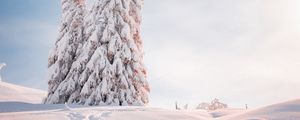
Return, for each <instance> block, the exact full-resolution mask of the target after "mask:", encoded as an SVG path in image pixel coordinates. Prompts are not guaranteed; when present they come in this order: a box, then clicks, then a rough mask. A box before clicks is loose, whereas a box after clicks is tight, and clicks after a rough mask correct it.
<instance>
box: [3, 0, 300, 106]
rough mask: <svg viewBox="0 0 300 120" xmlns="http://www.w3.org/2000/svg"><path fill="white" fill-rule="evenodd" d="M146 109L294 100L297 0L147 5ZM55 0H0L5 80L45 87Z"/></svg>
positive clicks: (299, 31)
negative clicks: (217, 102)
mask: <svg viewBox="0 0 300 120" xmlns="http://www.w3.org/2000/svg"><path fill="white" fill-rule="evenodd" d="M142 14H143V23H142V37H143V39H144V47H145V63H146V66H147V68H148V73H149V74H148V81H149V83H150V85H151V105H158V106H173V105H174V102H175V101H178V102H179V103H180V104H185V103H189V104H191V105H193V106H195V104H196V103H199V102H201V101H209V100H211V99H213V98H215V97H216V98H220V99H221V100H223V101H224V102H226V103H228V104H229V106H234V107H244V104H246V103H247V104H249V106H250V107H254V106H261V105H266V104H270V103H276V102H280V101H284V100H289V99H294V98H299V97H300V96H299V95H298V93H297V91H300V87H299V85H300V74H299V72H300V47H299V46H300V40H299V39H300V24H299V23H300V1H299V0H243V1H241V0H226V1H224V0H145V6H144V9H143V13H142ZM59 19H60V1H59V0H2V1H1V4H0V62H5V63H7V65H8V66H7V67H6V68H5V69H4V70H3V71H2V76H3V78H4V80H5V81H8V82H11V83H15V84H19V85H24V86H28V87H33V88H38V89H43V90H46V89H47V79H46V78H47V68H46V67H47V56H48V52H49V49H50V48H51V47H52V46H53V44H54V41H55V40H56V36H57V29H58V26H59Z"/></svg>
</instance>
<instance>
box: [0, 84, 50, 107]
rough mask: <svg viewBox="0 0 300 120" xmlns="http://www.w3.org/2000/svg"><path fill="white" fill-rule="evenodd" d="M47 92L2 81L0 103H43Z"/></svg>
mask: <svg viewBox="0 0 300 120" xmlns="http://www.w3.org/2000/svg"><path fill="white" fill-rule="evenodd" d="M45 96H46V92H44V91H41V90H37V89H32V88H27V87H23V86H18V85H14V84H10V83H6V82H3V81H0V102H4V101H5V102H8V101H11V102H12V101H15V102H26V103H41V102H42V99H43V97H45Z"/></svg>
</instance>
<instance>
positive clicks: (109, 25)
mask: <svg viewBox="0 0 300 120" xmlns="http://www.w3.org/2000/svg"><path fill="white" fill-rule="evenodd" d="M142 4H143V1H142V0H97V1H96V2H95V3H94V6H93V8H92V9H91V10H90V11H89V12H88V13H87V15H86V17H85V20H84V21H85V23H84V26H85V31H84V33H85V34H83V39H84V43H83V45H82V47H80V48H79V49H78V50H77V53H79V54H76V57H75V60H74V62H73V63H72V66H71V68H70V70H69V72H68V74H67V76H66V77H65V79H64V80H63V81H61V82H60V83H58V84H59V86H61V87H63V88H62V89H59V88H60V87H59V88H58V89H56V90H55V92H54V94H56V93H57V94H58V95H57V96H55V98H54V101H53V100H51V101H50V102H48V103H62V102H68V103H79V104H85V105H144V104H146V103H148V92H149V86H148V83H147V81H146V70H145V67H144V65H143V49H142V47H143V46H142V41H141V38H140V23H141V16H140V10H141V6H142ZM50 99H51V98H50Z"/></svg>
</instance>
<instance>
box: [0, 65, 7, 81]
mask: <svg viewBox="0 0 300 120" xmlns="http://www.w3.org/2000/svg"><path fill="white" fill-rule="evenodd" d="M5 66H6V64H5V63H0V72H1V69H2V68H3V67H5ZM0 81H2V77H1V74H0Z"/></svg>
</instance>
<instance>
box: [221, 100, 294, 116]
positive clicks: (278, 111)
mask: <svg viewBox="0 0 300 120" xmlns="http://www.w3.org/2000/svg"><path fill="white" fill-rule="evenodd" d="M220 119H222V120H300V99H297V100H292V101H288V102H283V103H279V104H274V105H270V106H266V107H262V108H258V109H253V110H249V111H247V112H243V113H240V114H233V115H229V116H225V117H222V118H220Z"/></svg>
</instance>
